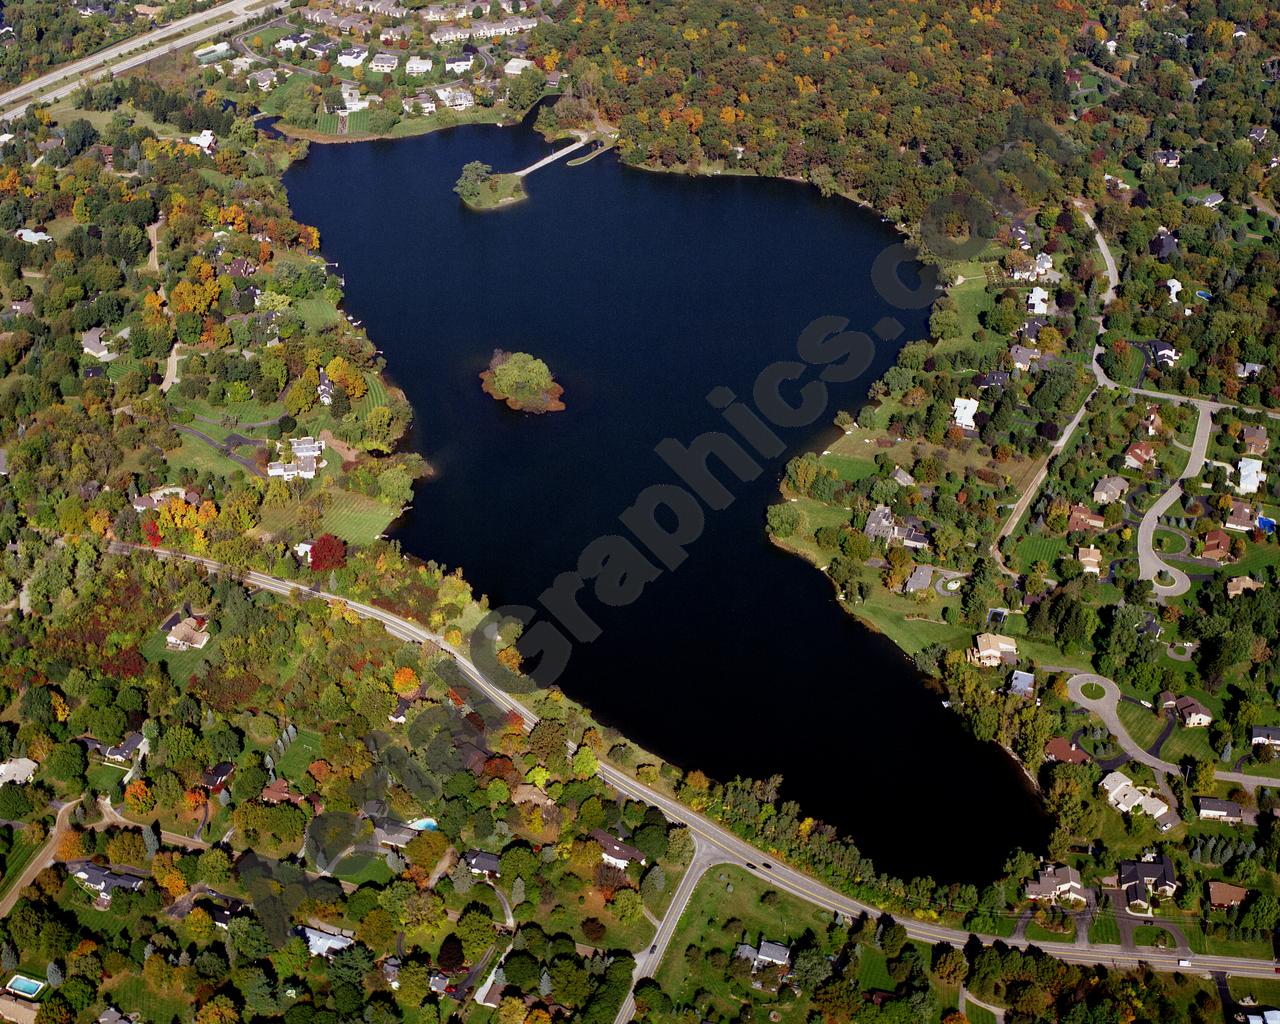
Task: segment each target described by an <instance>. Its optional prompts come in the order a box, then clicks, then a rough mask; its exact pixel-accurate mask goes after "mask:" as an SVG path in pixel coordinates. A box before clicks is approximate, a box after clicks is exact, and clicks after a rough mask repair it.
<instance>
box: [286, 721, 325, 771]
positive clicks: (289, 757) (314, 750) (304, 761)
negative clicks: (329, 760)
mask: <svg viewBox="0 0 1280 1024" xmlns="http://www.w3.org/2000/svg"><path fill="white" fill-rule="evenodd" d="M319 757H320V734H319V733H318V732H312V731H311V730H310V729H300V730H298V738H297V739H295V740H294V741H293V742H292V743H290V744H289V748H288V749H287V750H286V751H285V752H284V754H283V756H281V757H279V758H278V759H277V760H276V771H277V772H278V773H279V774H280V775H283V776H284V777H285V778H286V779H288V780H289V781H290V782H297V781H298V779H300V778H301V777H302V773H303V772H305V771H306V770H307V765H309V764H310V763H311V762H312V761H315V760H316V759H318V758H319Z"/></svg>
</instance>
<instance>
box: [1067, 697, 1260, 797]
mask: <svg viewBox="0 0 1280 1024" xmlns="http://www.w3.org/2000/svg"><path fill="white" fill-rule="evenodd" d="M1089 683H1096V684H1097V685H1098V686H1100V687H1101V688H1102V690H1103V695H1102V696H1101V697H1099V698H1097V699H1094V698H1092V697H1086V696H1085V695H1084V687H1085V686H1087V685H1088V684H1089ZM1067 693H1069V694H1070V695H1071V699H1072V700H1073V701H1075V702H1076V703H1077V704H1079V705H1080V706H1081V707H1085V708H1088V709H1089V710H1090V711H1092V712H1093V713H1094V714H1095V715H1097V716H1098V717H1099V718H1101V719H1102V723H1103V725H1105V726H1106V727H1107V728H1108V729H1109V730H1110V731H1111V734H1112V735H1113V736H1114V737H1115V738H1116V742H1117V743H1119V744H1120V746H1121V747H1122V748H1123V749H1124V751H1125V753H1127V754H1128V755H1129V757H1130V758H1132V759H1133V760H1134V761H1141V762H1142V763H1143V764H1145V765H1146V766H1147V767H1149V768H1150V769H1151V770H1152V771H1154V772H1155V773H1156V774H1157V775H1158V776H1159V775H1181V774H1182V769H1181V768H1180V767H1179V766H1178V765H1176V764H1173V763H1172V762H1170V761H1165V760H1163V759H1162V758H1159V757H1156V756H1155V755H1154V754H1152V753H1151V752H1150V751H1148V750H1145V749H1143V747H1141V746H1140V745H1139V744H1138V742H1137V741H1136V740H1135V739H1134V738H1133V737H1132V736H1130V735H1129V730H1128V729H1126V728H1125V726H1124V722H1122V721H1121V720H1120V715H1119V714H1118V712H1117V711H1116V708H1117V707H1118V705H1119V703H1120V699H1121V698H1120V687H1119V686H1117V685H1116V684H1115V682H1114V680H1111V679H1108V678H1107V677H1106V676H1100V675H1095V674H1094V673H1092V672H1081V673H1078V674H1077V675H1074V676H1072V677H1071V678H1070V679H1068V680H1067ZM1215 774H1216V775H1217V777H1218V780H1219V781H1221V782H1233V783H1236V784H1237V785H1240V786H1243V787H1244V788H1245V789H1257V788H1258V787H1259V786H1274V787H1277V788H1280V779H1273V778H1268V777H1266V776H1263V775H1250V774H1248V773H1247V772H1228V771H1222V770H1221V769H1218V770H1217V771H1216V772H1215Z"/></svg>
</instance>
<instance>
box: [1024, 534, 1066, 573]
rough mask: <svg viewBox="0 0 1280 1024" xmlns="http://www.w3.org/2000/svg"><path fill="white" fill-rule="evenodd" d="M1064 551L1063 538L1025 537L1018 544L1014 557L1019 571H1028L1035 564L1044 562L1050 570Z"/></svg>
mask: <svg viewBox="0 0 1280 1024" xmlns="http://www.w3.org/2000/svg"><path fill="white" fill-rule="evenodd" d="M1066 551H1067V539H1066V538H1065V537H1045V536H1038V537H1026V538H1024V539H1023V540H1020V541H1019V542H1018V546H1017V548H1016V549H1015V550H1014V557H1015V558H1016V559H1017V563H1018V567H1019V568H1021V569H1030V568H1031V566H1033V565H1035V563H1036V562H1044V563H1045V565H1047V566H1049V568H1050V570H1052V569H1053V566H1054V564H1055V563H1056V562H1057V561H1058V559H1059V558H1061V557H1062V556H1063V554H1064V553H1066Z"/></svg>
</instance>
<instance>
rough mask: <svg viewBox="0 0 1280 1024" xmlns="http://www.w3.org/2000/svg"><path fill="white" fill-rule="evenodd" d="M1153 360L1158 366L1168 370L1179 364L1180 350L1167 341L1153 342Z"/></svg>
mask: <svg viewBox="0 0 1280 1024" xmlns="http://www.w3.org/2000/svg"><path fill="white" fill-rule="evenodd" d="M1151 358H1152V359H1154V360H1155V361H1156V365H1157V366H1160V367H1161V368H1163V369H1168V368H1169V367H1171V366H1176V365H1177V364H1178V350H1177V349H1176V348H1174V347H1173V346H1172V345H1170V344H1169V343H1168V342H1167V341H1153V342H1152V343H1151Z"/></svg>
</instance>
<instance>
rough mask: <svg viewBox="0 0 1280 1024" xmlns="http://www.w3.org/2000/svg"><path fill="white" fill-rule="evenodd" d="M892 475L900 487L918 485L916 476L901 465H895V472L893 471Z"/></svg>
mask: <svg viewBox="0 0 1280 1024" xmlns="http://www.w3.org/2000/svg"><path fill="white" fill-rule="evenodd" d="M890 476H891V477H892V478H893V482H894V483H895V484H897V485H898V486H899V487H914V486H915V485H916V478H915V477H913V476H912V475H911V474H910V473H908V472H907V471H906V470H905V469H903V468H902V467H901V466H894V467H893V473H891V474H890Z"/></svg>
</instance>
